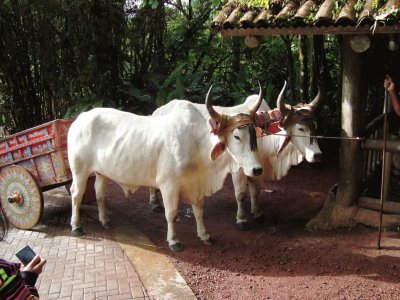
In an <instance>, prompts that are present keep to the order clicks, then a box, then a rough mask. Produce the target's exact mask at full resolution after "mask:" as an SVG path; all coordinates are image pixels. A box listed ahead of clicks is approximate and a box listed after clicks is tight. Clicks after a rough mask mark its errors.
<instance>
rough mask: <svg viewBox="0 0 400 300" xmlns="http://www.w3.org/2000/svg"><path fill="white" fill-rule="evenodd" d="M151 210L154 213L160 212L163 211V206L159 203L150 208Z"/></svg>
mask: <svg viewBox="0 0 400 300" xmlns="http://www.w3.org/2000/svg"><path fill="white" fill-rule="evenodd" d="M151 210H152V211H154V212H155V213H162V212H164V207H162V206H161V205H158V206H155V207H152V208H151Z"/></svg>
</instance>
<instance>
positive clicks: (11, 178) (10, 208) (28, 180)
mask: <svg viewBox="0 0 400 300" xmlns="http://www.w3.org/2000/svg"><path fill="white" fill-rule="evenodd" d="M0 196H1V202H2V207H3V210H4V214H5V216H6V218H7V219H8V221H9V222H10V223H11V224H12V225H14V226H15V227H17V228H20V229H30V228H32V227H34V226H35V225H36V224H37V223H38V222H39V220H40V218H41V217H42V214H43V194H42V191H41V189H40V186H39V184H38V182H37V180H36V178H35V177H33V176H32V174H31V173H29V171H27V170H26V169H25V168H23V167H20V166H10V167H6V168H4V169H2V170H1V173H0Z"/></svg>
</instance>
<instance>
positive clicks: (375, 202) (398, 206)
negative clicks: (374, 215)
mask: <svg viewBox="0 0 400 300" xmlns="http://www.w3.org/2000/svg"><path fill="white" fill-rule="evenodd" d="M358 206H359V207H363V208H367V209H372V210H375V211H379V209H380V203H379V199H376V198H370V197H364V196H363V197H360V199H358ZM383 212H384V213H390V214H397V215H400V202H394V201H386V202H384V203H383Z"/></svg>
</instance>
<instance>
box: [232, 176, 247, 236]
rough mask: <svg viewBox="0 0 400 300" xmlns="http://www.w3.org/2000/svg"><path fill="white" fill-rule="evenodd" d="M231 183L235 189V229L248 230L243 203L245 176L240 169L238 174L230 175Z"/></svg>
mask: <svg viewBox="0 0 400 300" xmlns="http://www.w3.org/2000/svg"><path fill="white" fill-rule="evenodd" d="M232 182H233V187H234V189H235V197H236V202H237V212H236V227H237V228H238V229H240V230H249V228H250V227H249V222H248V221H247V215H246V212H245V208H244V201H245V199H246V192H247V176H246V175H244V173H243V171H242V170H241V169H240V170H239V171H238V172H235V173H232Z"/></svg>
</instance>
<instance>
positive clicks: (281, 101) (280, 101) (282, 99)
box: [276, 80, 287, 115]
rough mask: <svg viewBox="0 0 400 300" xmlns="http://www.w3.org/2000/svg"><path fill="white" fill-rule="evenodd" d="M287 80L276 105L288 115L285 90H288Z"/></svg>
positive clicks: (283, 113) (282, 112)
mask: <svg viewBox="0 0 400 300" xmlns="http://www.w3.org/2000/svg"><path fill="white" fill-rule="evenodd" d="M286 84H287V82H286V80H285V83H284V85H283V88H282V90H281V92H280V93H279V96H278V99H277V100H276V107H277V108H278V109H279V110H280V111H281V114H282V115H286V113H287V108H286V106H285V95H284V94H285V90H286Z"/></svg>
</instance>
